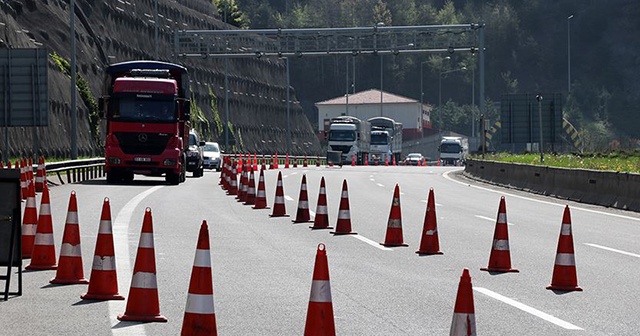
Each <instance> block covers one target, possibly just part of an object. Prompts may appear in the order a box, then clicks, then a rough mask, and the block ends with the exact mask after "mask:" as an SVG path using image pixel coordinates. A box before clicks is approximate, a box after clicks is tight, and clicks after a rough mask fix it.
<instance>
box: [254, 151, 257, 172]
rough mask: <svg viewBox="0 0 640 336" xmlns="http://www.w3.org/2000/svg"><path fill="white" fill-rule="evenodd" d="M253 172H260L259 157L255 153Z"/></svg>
mask: <svg viewBox="0 0 640 336" xmlns="http://www.w3.org/2000/svg"><path fill="white" fill-rule="evenodd" d="M253 171H258V155H257V154H256V153H253Z"/></svg>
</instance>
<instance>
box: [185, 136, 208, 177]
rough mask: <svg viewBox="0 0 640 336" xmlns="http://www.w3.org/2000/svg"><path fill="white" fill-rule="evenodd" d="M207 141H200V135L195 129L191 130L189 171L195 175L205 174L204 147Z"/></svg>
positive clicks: (188, 157)
mask: <svg viewBox="0 0 640 336" xmlns="http://www.w3.org/2000/svg"><path fill="white" fill-rule="evenodd" d="M204 144H205V142H204V141H200V136H199V135H198V133H196V132H195V131H191V132H189V149H188V150H187V171H188V172H192V173H193V177H200V176H202V175H204V155H203V150H202V149H203V147H204Z"/></svg>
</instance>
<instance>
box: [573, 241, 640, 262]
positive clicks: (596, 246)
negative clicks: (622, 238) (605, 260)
mask: <svg viewBox="0 0 640 336" xmlns="http://www.w3.org/2000/svg"><path fill="white" fill-rule="evenodd" d="M584 244H585V245H587V246H591V247H595V248H599V249H603V250H607V251H611V252H616V253H620V254H624V255H628V256H632V257H636V258H640V254H635V253H631V252H626V251H621V250H616V249H614V248H611V247H606V246H602V245H598V244H591V243H584Z"/></svg>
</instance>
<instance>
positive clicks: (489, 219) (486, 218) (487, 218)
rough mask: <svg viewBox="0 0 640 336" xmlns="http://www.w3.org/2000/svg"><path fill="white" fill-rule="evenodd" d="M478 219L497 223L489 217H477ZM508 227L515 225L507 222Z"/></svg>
mask: <svg viewBox="0 0 640 336" xmlns="http://www.w3.org/2000/svg"><path fill="white" fill-rule="evenodd" d="M476 217H477V218H480V219H485V220H488V221H492V222H495V221H496V220H495V219H493V218H489V217H485V216H480V215H476ZM507 225H515V224H513V223H509V222H507Z"/></svg>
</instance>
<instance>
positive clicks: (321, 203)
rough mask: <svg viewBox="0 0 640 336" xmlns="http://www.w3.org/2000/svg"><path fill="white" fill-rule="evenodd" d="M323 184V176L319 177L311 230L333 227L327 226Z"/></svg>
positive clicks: (325, 197) (327, 217)
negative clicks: (318, 191)
mask: <svg viewBox="0 0 640 336" xmlns="http://www.w3.org/2000/svg"><path fill="white" fill-rule="evenodd" d="M326 189H327V188H326V187H325V184H324V176H323V177H322V178H321V179H320V193H319V195H318V204H317V205H316V217H315V218H314V219H313V226H310V228H311V229H313V230H318V229H333V227H332V226H329V215H328V213H327V194H326Z"/></svg>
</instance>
